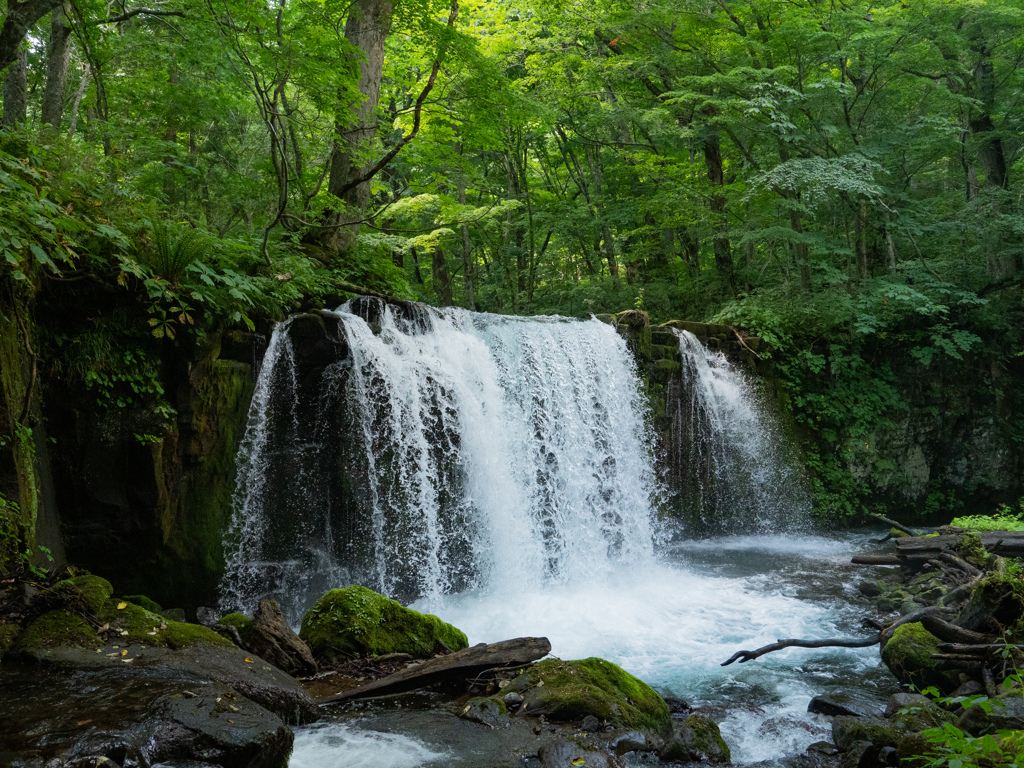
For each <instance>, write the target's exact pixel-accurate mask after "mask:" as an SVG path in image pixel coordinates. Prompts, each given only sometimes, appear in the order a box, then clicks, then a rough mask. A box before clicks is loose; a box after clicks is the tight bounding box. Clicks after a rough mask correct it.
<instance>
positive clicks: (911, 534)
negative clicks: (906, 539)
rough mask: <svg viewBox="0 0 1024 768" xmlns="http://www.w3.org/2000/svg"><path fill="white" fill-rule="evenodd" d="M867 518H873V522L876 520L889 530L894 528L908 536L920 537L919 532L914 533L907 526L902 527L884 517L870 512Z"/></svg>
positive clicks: (900, 524)
mask: <svg viewBox="0 0 1024 768" xmlns="http://www.w3.org/2000/svg"><path fill="white" fill-rule="evenodd" d="M868 517H873V518H875V520H878V521H879V522H882V523H885V524H886V525H888V526H889V527H890V528H895V529H896V530H897V531H903V532H904V533H905V534H907V535H909V536H920V535H921V532H920V531H915V530H914V529H913V528H908V527H907V526H905V525H903V523H897V522H896V521H895V520H890V519H889V518H888V517H884V516H882V515H876V514H874V513H872V512H869V513H868Z"/></svg>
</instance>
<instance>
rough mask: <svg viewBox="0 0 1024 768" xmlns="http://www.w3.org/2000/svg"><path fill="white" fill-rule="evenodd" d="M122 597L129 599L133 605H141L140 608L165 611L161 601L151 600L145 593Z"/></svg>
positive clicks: (159, 611) (153, 611)
mask: <svg viewBox="0 0 1024 768" xmlns="http://www.w3.org/2000/svg"><path fill="white" fill-rule="evenodd" d="M108 597H109V595H108ZM121 599H122V600H127V601H128V602H129V603H132V604H133V605H137V606H139V608H145V609H146V610H147V611H149V612H150V613H159V614H162V613H163V612H164V609H163V606H161V605H160V603H158V602H156V600H150V599H149V598H148V597H146V596H145V595H126V596H125V597H122V598H121Z"/></svg>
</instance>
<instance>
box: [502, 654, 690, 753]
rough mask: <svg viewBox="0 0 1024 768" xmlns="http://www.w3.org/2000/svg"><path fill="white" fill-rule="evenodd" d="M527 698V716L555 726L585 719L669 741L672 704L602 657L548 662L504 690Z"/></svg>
mask: <svg viewBox="0 0 1024 768" xmlns="http://www.w3.org/2000/svg"><path fill="white" fill-rule="evenodd" d="M504 691H505V693H512V692H514V693H518V694H520V695H521V696H522V697H523V710H522V711H523V712H524V713H526V714H529V715H545V716H546V717H548V718H550V719H551V720H554V721H556V722H564V723H579V722H580V721H581V720H582V719H583V718H585V717H586V716H587V715H593V716H594V717H596V718H597V719H598V720H600V721H602V722H607V723H610V724H612V725H617V726H624V727H626V728H636V729H638V730H643V731H648V732H652V733H656V734H659V735H661V736H662V737H668V736H670V735H671V732H672V716H671V714H670V712H669V708H668V704H666V703H665V700H664V699H662V698H661V696H659V695H658V694H657V692H656V691H655V690H654V689H653V688H651V687H650V686H649V685H647V683H645V682H643V681H642V680H638V679H637V678H635V677H633V675H631V674H629V673H628V672H626V671H625V670H624V669H622V668H621V667H618V666H616V665H615V664H612V663H611V662H609V661H605V660H604V659H597V658H590V659H581V660H579V661H562V660H561V659H545V660H544V661H541V662H539V663H537V664H534V665H533V666H532V667H530V668H529V669H527V670H526V671H525V672H523V673H522V674H521V675H519V676H518V677H517V678H516V679H515V680H513V681H512V682H511V683H509V685H508V686H507V687H506V688H505V689H504Z"/></svg>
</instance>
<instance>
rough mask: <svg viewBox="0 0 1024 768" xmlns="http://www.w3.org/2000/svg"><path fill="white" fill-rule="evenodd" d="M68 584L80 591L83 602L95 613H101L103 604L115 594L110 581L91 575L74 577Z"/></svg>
mask: <svg viewBox="0 0 1024 768" xmlns="http://www.w3.org/2000/svg"><path fill="white" fill-rule="evenodd" d="M68 582H69V583H70V584H71V586H72V587H74V588H75V589H76V590H77V591H78V593H79V594H80V595H81V597H82V601H83V602H84V603H85V604H86V606H87V607H88V608H89V610H90V611H92V612H93V613H96V612H97V611H99V610H100V609H101V608H102V607H103V603H105V602H106V601H107V600H109V599H110V596H111V595H112V594H114V588H113V587H112V586H111V584H110V582H109V581H107V580H106V579H104V578H103V577H101V576H94V575H93V574H91V573H85V574H82V575H81V576H73V577H72V578H70V579H68Z"/></svg>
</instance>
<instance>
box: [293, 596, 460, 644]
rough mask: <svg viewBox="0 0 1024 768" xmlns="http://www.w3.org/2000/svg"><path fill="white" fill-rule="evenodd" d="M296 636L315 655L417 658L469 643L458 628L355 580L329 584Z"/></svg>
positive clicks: (303, 620)
mask: <svg viewBox="0 0 1024 768" xmlns="http://www.w3.org/2000/svg"><path fill="white" fill-rule="evenodd" d="M299 637H300V638H302V640H303V641H304V642H305V643H306V644H307V645H308V646H309V648H310V650H311V651H312V652H313V655H314V656H317V657H331V656H336V655H350V656H360V657H368V656H383V655H384V654H386V653H408V654H409V655H410V656H413V657H415V658H418V659H423V658H427V657H429V656H433V655H434V654H435V653H438V652H439V651H444V650H450V651H459V650H462V649H463V648H466V647H467V646H468V645H469V641H468V639H467V638H466V635H465V633H464V632H462V631H461V630H459V629H457V628H455V627H453V626H452V625H451V624H447V623H445V622H443V621H441V619H439V618H437V616H432V615H430V614H425V613H419V612H417V611H414V610H412V609H410V608H406V607H405V606H403V605H401V604H400V603H398V602H396V601H394V600H391V599H390V598H387V597H384V595H381V594H378V593H376V592H374V591H373V590H371V589H367V588H366V587H362V586H359V585H356V586H352V587H346V588H345V589H332V590H331V591H330V592H328V593H327V594H325V595H324V596H323V597H321V598H320V599H319V600H317V601H316V604H315V605H314V606H313V607H312V608H310V609H309V612H308V613H307V614H306V615H305V616H304V617H303V619H302V629H301V630H300V631H299Z"/></svg>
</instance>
